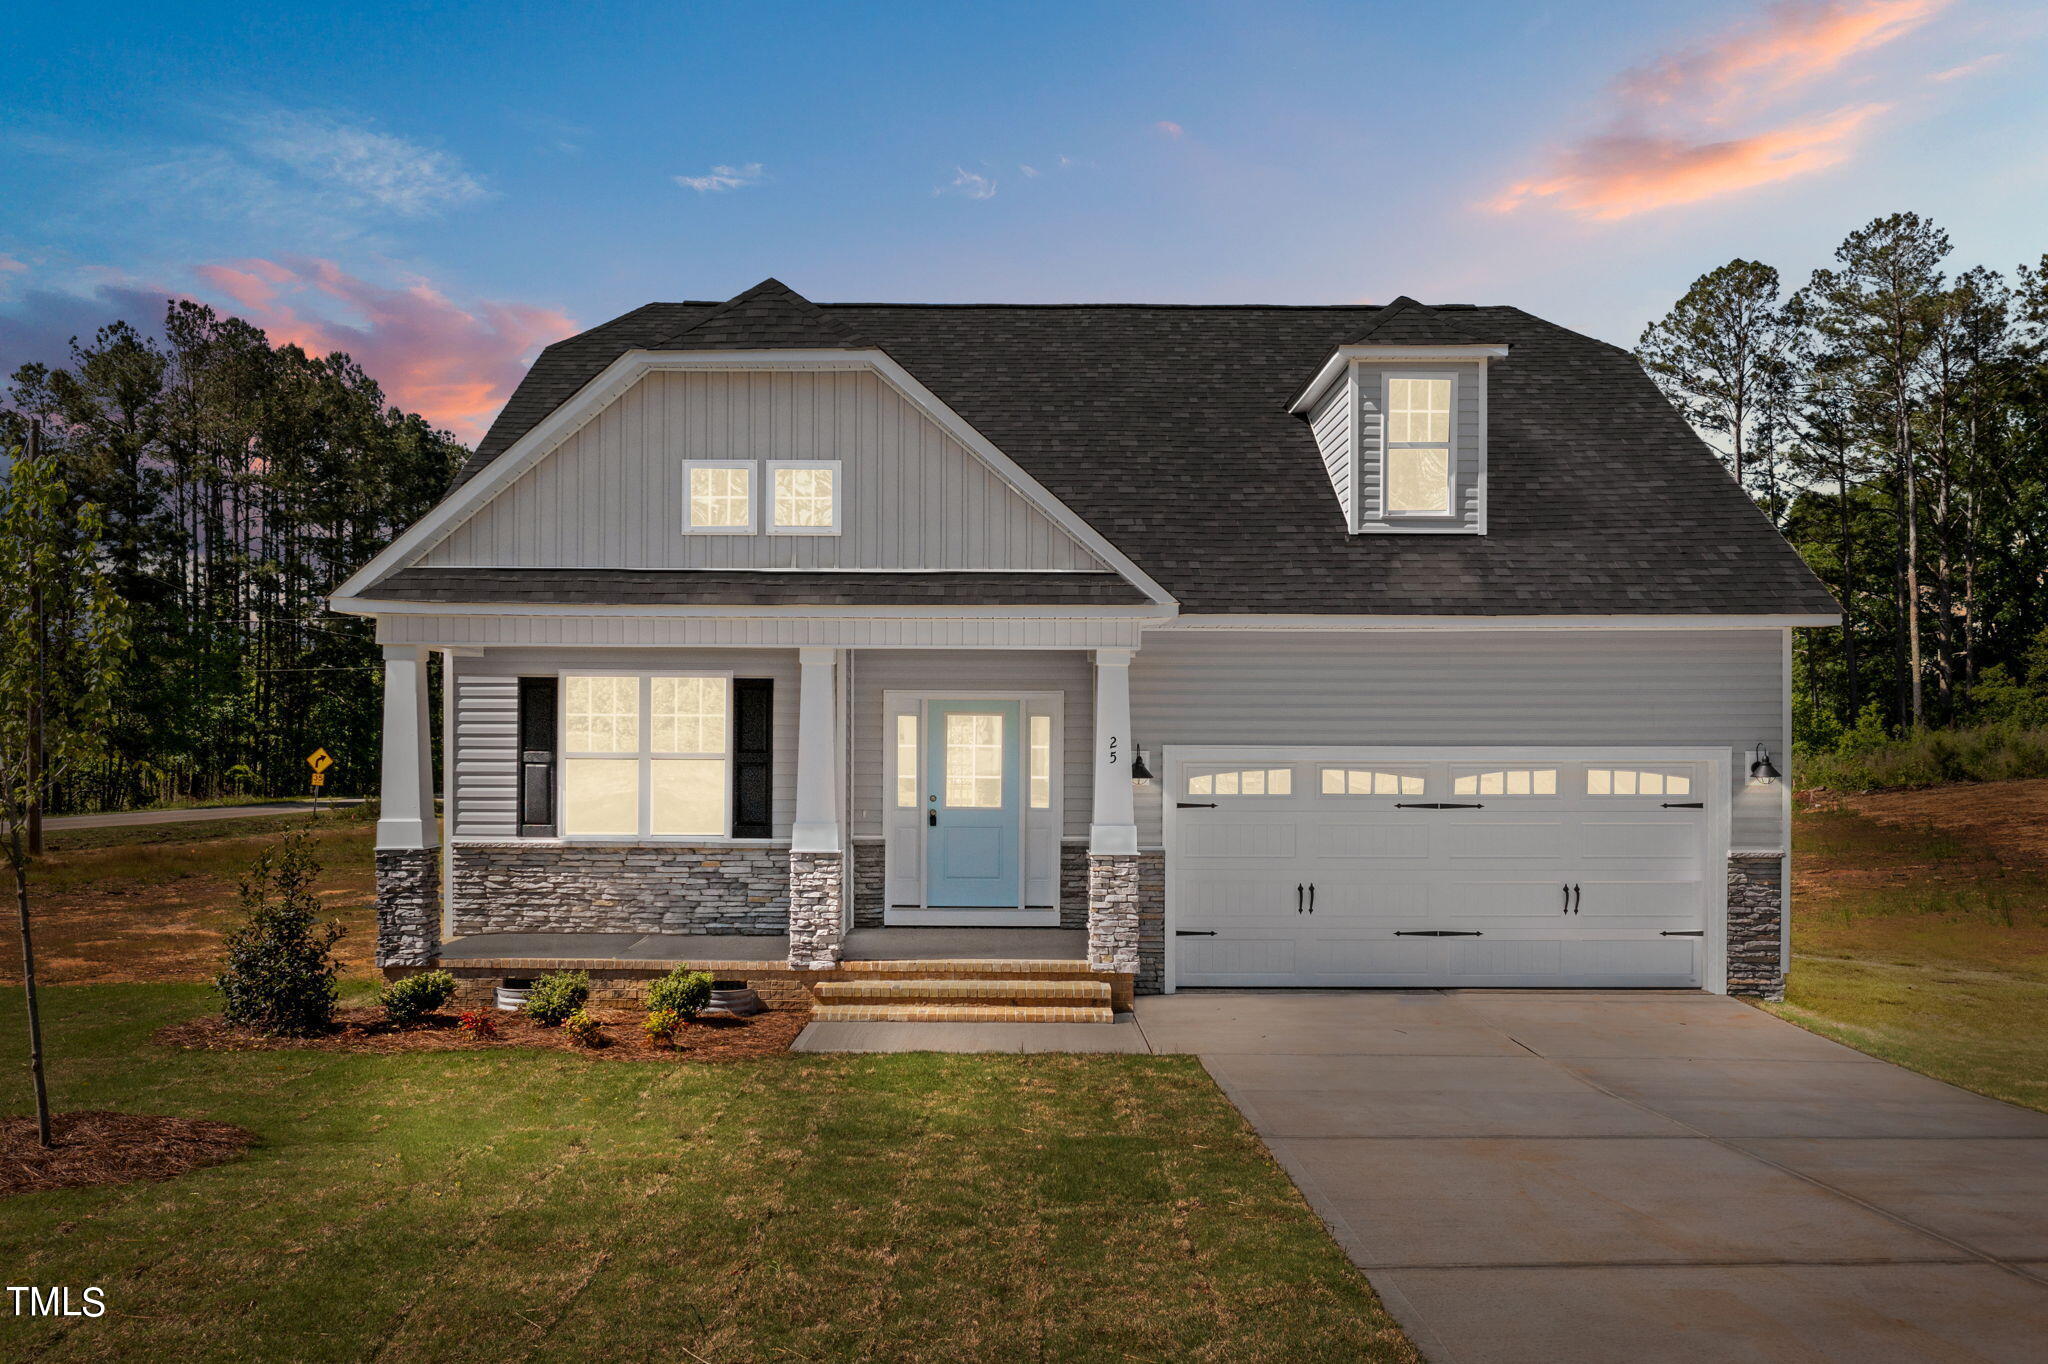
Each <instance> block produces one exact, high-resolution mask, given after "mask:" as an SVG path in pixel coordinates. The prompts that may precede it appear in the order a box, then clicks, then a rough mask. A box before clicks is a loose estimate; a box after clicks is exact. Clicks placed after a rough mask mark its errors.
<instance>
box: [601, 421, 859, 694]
mask: <svg viewBox="0 0 2048 1364" xmlns="http://www.w3.org/2000/svg"><path fill="white" fill-rule="evenodd" d="M698 469H744V470H746V471H747V524H746V525H744V526H693V525H691V524H690V485H691V482H692V480H691V478H690V475H691V474H692V473H694V472H695V471H697V470H698ZM835 487H836V485H835ZM834 502H835V506H834V511H835V513H836V512H837V506H836V502H837V499H836V498H835V499H834ZM682 516H683V534H685V535H753V534H756V533H757V528H758V527H759V526H760V524H761V470H760V461H758V460H752V459H686V460H684V461H683V512H682ZM591 676H596V674H591Z"/></svg>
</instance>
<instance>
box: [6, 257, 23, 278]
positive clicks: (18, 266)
mask: <svg viewBox="0 0 2048 1364" xmlns="http://www.w3.org/2000/svg"><path fill="white" fill-rule="evenodd" d="M26 269H28V266H26V265H24V264H23V263H22V262H20V261H18V260H16V259H15V258H14V257H12V256H8V255H0V275H4V274H8V273H10V272H12V271H15V270H26Z"/></svg>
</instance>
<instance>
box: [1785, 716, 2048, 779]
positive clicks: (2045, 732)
mask: <svg viewBox="0 0 2048 1364" xmlns="http://www.w3.org/2000/svg"><path fill="white" fill-rule="evenodd" d="M2023 777H2048V729H2035V728H2030V727H2027V726H2022V725H2011V724H1998V725H1977V726H1972V727H1968V728H1962V729H1923V730H1916V731H1914V732H1913V733H1911V734H1906V735H1902V736H1900V737H1898V738H1895V739H1886V740H1883V741H1881V742H1877V743H1861V744H1858V743H1853V742H1852V743H1849V744H1845V745H1844V746H1843V747H1842V748H1840V749H1838V750H1836V751H1834V752H1823V753H1811V752H1802V753H1801V754H1800V755H1799V781H1800V784H1801V785H1804V786H1819V787H1825V788H1827V789H1828V790H1831V791H1892V790H1902V789H1912V788H1916V787H1923V786H1939V785H1941V784H1942V783H1944V782H1955V781H2013V780H2017V779H2019V778H2023Z"/></svg>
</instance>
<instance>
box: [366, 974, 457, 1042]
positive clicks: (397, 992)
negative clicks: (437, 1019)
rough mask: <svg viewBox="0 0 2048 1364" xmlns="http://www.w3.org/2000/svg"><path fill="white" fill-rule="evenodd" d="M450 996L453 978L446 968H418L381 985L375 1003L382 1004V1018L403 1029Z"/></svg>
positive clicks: (447, 999) (451, 994)
mask: <svg viewBox="0 0 2048 1364" xmlns="http://www.w3.org/2000/svg"><path fill="white" fill-rule="evenodd" d="M454 997H455V977H453V976H451V975H449V974H448V973H447V972H446V971H422V972H420V973H419V974H418V975H416V976H401V977H399V978H398V979H397V980H394V981H392V982H391V983H390V984H389V985H387V986H385V987H384V992H383V993H382V994H381V995H379V996H378V997H377V1002H378V1003H380V1004H382V1005H383V1006H384V1017H386V1018H388V1019H390V1020H391V1021H392V1022H393V1023H394V1024H396V1025H397V1026H399V1027H401V1028H403V1027H405V1026H406V1025H407V1024H411V1023H417V1022H419V1021H420V1020H421V1019H422V1018H425V1017H426V1016H427V1015H428V1014H430V1013H432V1012H434V1010H436V1009H438V1008H440V1007H441V1006H442V1005H443V1004H446V1003H447V1002H448V1001H449V1000H451V999H453V998H454Z"/></svg>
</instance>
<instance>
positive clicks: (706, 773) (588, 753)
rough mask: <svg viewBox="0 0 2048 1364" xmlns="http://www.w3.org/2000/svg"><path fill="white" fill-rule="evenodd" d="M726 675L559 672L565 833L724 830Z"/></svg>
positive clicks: (659, 834) (728, 737)
mask: <svg viewBox="0 0 2048 1364" xmlns="http://www.w3.org/2000/svg"><path fill="white" fill-rule="evenodd" d="M731 749H732V681H731V679H730V678H726V677H719V676H675V675H671V674H663V675H658V676H641V675H619V674H611V673H597V674H588V675H571V676H567V677H564V678H563V679H562V832H563V833H564V834H565V835H567V836H569V837H604V836H611V837H620V838H637V837H651V838H692V837H695V838H723V837H725V836H726V834H727V833H728V832H729V830H730V827H731V816H730V812H729V806H730V804H731V799H730V793H731V789H732V783H731V772H730V768H729V765H728V764H729V759H730V756H731Z"/></svg>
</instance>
